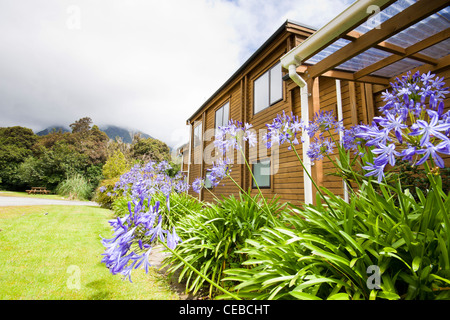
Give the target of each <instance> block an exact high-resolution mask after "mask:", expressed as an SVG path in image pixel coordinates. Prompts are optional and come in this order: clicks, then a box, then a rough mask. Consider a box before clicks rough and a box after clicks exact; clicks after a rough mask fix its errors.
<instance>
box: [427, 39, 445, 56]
mask: <svg viewBox="0 0 450 320" xmlns="http://www.w3.org/2000/svg"><path fill="white" fill-rule="evenodd" d="M420 53H422V54H424V55H427V56H429V57H431V58H434V59H440V58H442V57H445V56H447V55H449V54H450V39H447V40H444V41H442V42H439V43H437V44H435V45H434V46H431V47H429V48H427V49H425V50H422V51H420Z"/></svg>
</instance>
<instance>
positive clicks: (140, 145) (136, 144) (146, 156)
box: [131, 135, 170, 162]
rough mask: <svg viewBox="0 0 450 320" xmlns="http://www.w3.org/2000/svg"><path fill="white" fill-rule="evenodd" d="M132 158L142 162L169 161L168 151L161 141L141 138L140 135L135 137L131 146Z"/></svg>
mask: <svg viewBox="0 0 450 320" xmlns="http://www.w3.org/2000/svg"><path fill="white" fill-rule="evenodd" d="M131 149H132V155H133V158H136V159H139V160H141V161H142V162H148V161H149V160H153V161H156V162H161V161H163V160H166V161H169V160H170V149H169V147H168V146H167V144H165V143H164V142H162V141H159V140H157V139H153V138H147V139H144V138H141V136H140V135H135V136H134V138H133V144H132V146H131Z"/></svg>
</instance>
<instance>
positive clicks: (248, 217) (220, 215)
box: [165, 194, 282, 297]
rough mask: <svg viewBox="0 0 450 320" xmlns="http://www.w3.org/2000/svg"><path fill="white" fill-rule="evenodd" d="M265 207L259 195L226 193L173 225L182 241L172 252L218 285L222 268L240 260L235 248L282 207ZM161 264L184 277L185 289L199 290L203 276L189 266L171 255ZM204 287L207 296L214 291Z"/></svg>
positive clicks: (224, 268)
mask: <svg viewBox="0 0 450 320" xmlns="http://www.w3.org/2000/svg"><path fill="white" fill-rule="evenodd" d="M268 208H269V211H268V210H267V208H266V207H265V206H264V203H263V201H262V200H261V198H260V197H259V195H257V196H255V197H249V196H248V195H242V194H241V195H240V197H239V198H235V197H233V196H230V197H228V198H223V199H222V200H220V201H219V202H217V203H214V204H209V205H208V206H207V207H205V208H204V209H203V210H201V211H200V210H197V211H192V212H191V213H190V214H188V215H187V216H186V217H184V218H183V219H181V220H179V221H178V222H177V224H176V226H177V232H178V235H179V236H180V238H181V239H182V241H183V242H181V243H180V244H179V245H178V246H177V247H176V249H175V250H174V251H175V252H176V253H177V254H178V255H179V256H181V257H183V258H184V260H185V261H187V262H188V263H189V264H190V265H191V266H193V267H194V268H196V269H197V270H198V271H199V272H200V273H202V274H203V275H204V276H205V277H207V278H209V279H210V280H211V281H213V282H215V283H217V284H220V282H221V279H222V277H223V272H224V271H225V270H226V269H228V268H230V267H236V266H239V265H240V263H241V262H243V261H244V256H243V255H242V254H240V253H238V250H240V249H242V248H243V247H244V246H245V245H246V240H247V239H251V238H252V237H253V235H254V233H255V232H257V231H258V230H259V229H260V228H262V227H264V226H273V225H272V219H270V218H269V214H276V213H277V212H279V211H280V210H282V205H281V204H279V203H278V202H277V201H272V202H271V203H270V204H269V207H268ZM165 263H166V265H168V264H170V268H169V269H168V270H169V272H170V273H175V272H176V271H179V281H182V280H186V290H187V291H188V292H193V293H194V294H197V293H199V292H202V293H203V291H202V289H204V288H205V286H204V285H206V282H205V279H204V278H202V277H200V276H199V275H198V274H197V273H195V272H194V271H193V270H192V268H191V267H190V266H188V265H186V264H185V263H184V262H182V261H181V262H180V260H179V259H178V257H177V256H174V255H172V256H170V257H169V258H167V259H166V261H165ZM208 289H209V296H210V297H213V296H215V295H216V294H217V293H218V292H217V289H216V288H214V287H213V286H212V285H211V284H209V288H208Z"/></svg>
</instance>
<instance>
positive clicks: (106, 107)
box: [0, 0, 353, 146]
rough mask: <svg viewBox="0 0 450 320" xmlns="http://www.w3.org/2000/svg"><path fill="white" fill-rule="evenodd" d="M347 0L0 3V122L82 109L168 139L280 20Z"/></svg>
mask: <svg viewBox="0 0 450 320" xmlns="http://www.w3.org/2000/svg"><path fill="white" fill-rule="evenodd" d="M352 2H353V1H352V0H313V1H311V0H259V1H256V0H233V1H229V0H228V1H226V0H163V1H162V0H158V1H154V0H120V1H119V0H41V1H34V0H28V1H27V0H14V1H8V0H0V44H1V49H0V127H6V126H14V125H20V126H25V127H28V128H31V129H33V130H34V131H35V132H37V131H39V130H42V129H44V128H46V127H48V126H51V125H55V124H62V125H66V126H68V125H69V124H70V123H73V122H74V121H75V120H78V119H80V118H82V117H85V116H88V117H90V118H92V120H93V122H94V124H97V125H99V126H102V125H107V124H112V125H117V126H123V127H127V128H132V129H137V130H141V131H143V132H145V133H148V134H150V135H152V136H153V137H155V138H158V139H160V140H162V141H164V142H166V143H168V144H169V145H170V146H177V145H179V144H180V143H182V142H185V141H187V139H188V137H187V130H186V126H185V123H186V119H187V118H188V117H189V116H190V115H191V114H192V113H193V112H194V111H195V110H197V108H198V107H199V106H200V105H201V104H203V102H204V101H205V100H206V99H208V98H209V97H210V96H211V95H212V94H213V93H214V92H215V91H216V90H217V89H218V88H219V87H220V86H221V85H222V84H223V83H224V82H225V81H226V80H227V79H228V78H229V77H230V76H231V75H232V74H233V73H234V71H236V70H237V69H238V68H239V66H240V65H242V64H243V63H244V62H245V61H246V60H247V58H248V57H250V55H251V54H252V53H253V52H254V51H255V50H256V49H257V48H258V47H259V46H260V45H262V43H263V42H264V41H265V40H267V39H268V38H269V37H270V36H271V35H272V34H273V33H274V32H275V31H276V29H278V27H280V26H281V24H282V23H283V22H284V21H286V19H291V20H294V21H298V22H301V23H303V24H306V25H310V26H313V27H316V28H319V27H321V26H322V25H324V24H325V23H326V22H328V21H329V20H331V19H332V18H333V17H334V16H336V15H337V14H338V13H339V12H341V11H342V10H344V9H345V8H346V7H347V6H348V5H349V4H350V3H352Z"/></svg>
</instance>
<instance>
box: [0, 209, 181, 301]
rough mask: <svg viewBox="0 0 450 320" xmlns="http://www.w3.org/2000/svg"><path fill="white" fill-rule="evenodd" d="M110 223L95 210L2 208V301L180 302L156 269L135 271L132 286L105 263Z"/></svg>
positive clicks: (107, 216) (107, 215) (101, 211)
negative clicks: (127, 300) (109, 300)
mask: <svg viewBox="0 0 450 320" xmlns="http://www.w3.org/2000/svg"><path fill="white" fill-rule="evenodd" d="M44 213H48V214H47V215H45V214H44ZM111 217H112V216H111V211H109V210H106V209H101V208H96V207H84V206H31V207H0V299H3V300H5V299H7V300H18V299H40V300H67V299H69V300H70V299H73V300H100V299H148V300H153V299H158V300H167V299H170V300H174V299H179V297H178V295H177V294H176V293H174V292H172V291H171V290H170V289H169V284H168V282H167V280H166V279H165V278H164V277H163V276H161V275H160V274H158V273H157V272H156V271H155V270H154V269H151V271H150V272H149V274H145V272H144V271H143V270H135V271H134V273H133V276H132V280H133V283H130V282H129V281H127V280H125V281H123V280H122V277H121V276H120V275H116V276H113V275H111V273H110V272H109V271H108V269H107V268H106V267H105V265H104V264H102V263H100V260H101V258H102V256H101V254H102V253H103V251H104V247H103V246H102V244H101V243H100V240H101V239H100V235H102V236H103V237H110V235H111V229H110V228H109V225H108V222H107V220H108V219H110V218H111Z"/></svg>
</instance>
